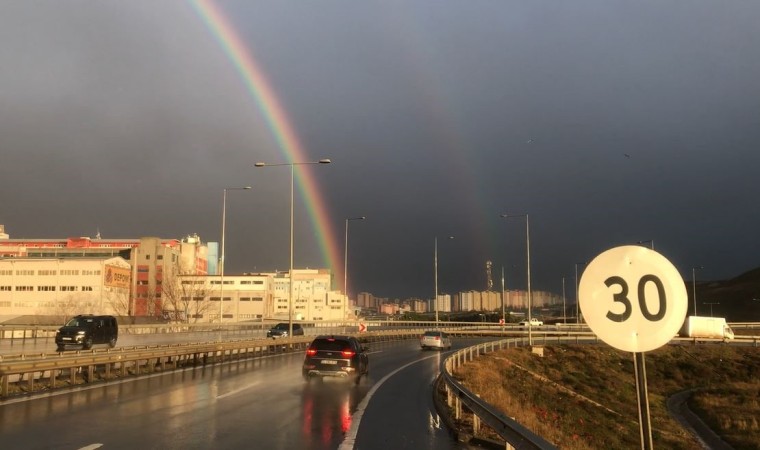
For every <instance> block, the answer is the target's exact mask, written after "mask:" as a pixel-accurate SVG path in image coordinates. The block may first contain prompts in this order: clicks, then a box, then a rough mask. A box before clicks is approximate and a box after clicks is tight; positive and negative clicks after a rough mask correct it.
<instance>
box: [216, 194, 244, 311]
mask: <svg viewBox="0 0 760 450" xmlns="http://www.w3.org/2000/svg"><path fill="white" fill-rule="evenodd" d="M249 189H251V187H250V186H243V187H228V188H224V195H223V196H222V255H221V257H220V258H219V283H220V285H219V286H220V287H219V323H222V322H223V321H224V311H223V307H224V230H225V229H226V227H227V191H247V190H249Z"/></svg>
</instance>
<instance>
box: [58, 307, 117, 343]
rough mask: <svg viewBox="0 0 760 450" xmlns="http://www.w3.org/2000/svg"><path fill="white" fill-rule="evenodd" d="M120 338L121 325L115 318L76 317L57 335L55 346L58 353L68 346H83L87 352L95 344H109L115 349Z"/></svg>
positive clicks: (59, 330)
mask: <svg viewBox="0 0 760 450" xmlns="http://www.w3.org/2000/svg"><path fill="white" fill-rule="evenodd" d="M118 338H119V324H118V323H117V322H116V318H115V317H114V316H92V315H79V316H74V317H73V318H72V319H71V320H69V321H68V322H66V325H64V326H62V327H61V328H60V329H58V332H57V333H56V334H55V344H56V345H57V346H58V351H59V352H60V351H63V350H65V349H66V346H67V345H77V346H81V347H82V348H83V349H85V350H87V349H89V348H92V346H93V344H108V346H109V347H111V348H113V347H115V346H116V340H117V339H118Z"/></svg>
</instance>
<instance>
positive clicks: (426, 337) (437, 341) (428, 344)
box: [420, 330, 451, 350]
mask: <svg viewBox="0 0 760 450" xmlns="http://www.w3.org/2000/svg"><path fill="white" fill-rule="evenodd" d="M420 347H422V349H423V350H427V349H429V348H437V349H441V350H443V349H447V350H448V349H450V348H451V338H450V337H449V335H448V334H446V333H445V332H443V331H438V330H434V331H426V332H425V333H424V334H423V335H422V336H420Z"/></svg>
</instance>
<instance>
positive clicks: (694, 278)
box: [691, 266, 704, 316]
mask: <svg viewBox="0 0 760 450" xmlns="http://www.w3.org/2000/svg"><path fill="white" fill-rule="evenodd" d="M697 269H699V270H702V269H704V267H703V266H697V267H692V268H691V295H692V297H694V315H695V316H696V315H697Z"/></svg>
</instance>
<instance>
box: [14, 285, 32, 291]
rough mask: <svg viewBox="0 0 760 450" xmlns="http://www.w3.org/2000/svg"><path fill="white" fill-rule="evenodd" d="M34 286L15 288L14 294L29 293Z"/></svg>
mask: <svg viewBox="0 0 760 450" xmlns="http://www.w3.org/2000/svg"><path fill="white" fill-rule="evenodd" d="M33 290H34V286H16V292H31V291H33Z"/></svg>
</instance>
